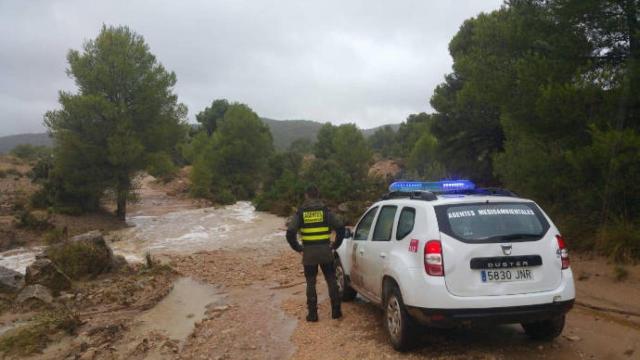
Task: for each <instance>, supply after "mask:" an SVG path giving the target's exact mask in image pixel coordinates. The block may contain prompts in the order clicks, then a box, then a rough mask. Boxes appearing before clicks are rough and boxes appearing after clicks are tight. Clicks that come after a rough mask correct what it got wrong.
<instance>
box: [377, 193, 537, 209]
mask: <svg viewBox="0 0 640 360" xmlns="http://www.w3.org/2000/svg"><path fill="white" fill-rule="evenodd" d="M486 202H488V203H505V202H532V200H530V199H525V198H520V197H514V196H496V195H443V194H438V195H437V196H436V200H431V201H428V200H422V199H410V198H395V199H387V200H381V201H378V202H376V203H375V204H373V205H372V207H373V206H375V205H404V206H413V207H415V206H422V205H428V206H438V205H451V204H471V203H486Z"/></svg>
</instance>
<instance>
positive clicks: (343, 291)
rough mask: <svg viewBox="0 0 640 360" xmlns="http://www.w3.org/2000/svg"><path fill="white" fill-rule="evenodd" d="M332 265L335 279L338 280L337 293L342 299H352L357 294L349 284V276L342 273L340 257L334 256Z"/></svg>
mask: <svg viewBox="0 0 640 360" xmlns="http://www.w3.org/2000/svg"><path fill="white" fill-rule="evenodd" d="M333 267H334V269H335V273H336V281H337V282H338V293H339V294H340V298H341V299H342V301H352V300H353V299H355V298H356V296H357V295H358V292H357V291H355V290H354V289H353V288H352V287H351V286H349V278H348V277H347V276H346V275H345V273H344V268H343V267H342V263H341V262H340V259H338V258H336V259H335V261H334V262H333Z"/></svg>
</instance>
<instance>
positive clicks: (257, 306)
mask: <svg viewBox="0 0 640 360" xmlns="http://www.w3.org/2000/svg"><path fill="white" fill-rule="evenodd" d="M156 211H157V209H156ZM281 226H284V219H283V220H282V225H281ZM166 259H167V260H168V261H169V264H170V265H171V266H172V267H173V268H174V269H176V271H178V273H179V274H181V275H183V276H190V277H193V278H195V279H198V280H200V281H202V282H204V283H207V284H211V285H214V286H216V287H217V288H218V289H219V291H220V294H221V295H222V297H221V298H217V300H216V301H217V304H222V305H217V306H216V307H214V308H216V309H218V310H215V311H213V312H211V311H210V312H209V315H208V316H207V317H206V318H205V319H204V320H203V321H202V322H200V323H198V324H197V325H196V328H195V330H194V332H193V334H192V335H191V336H190V337H189V338H188V339H187V341H186V342H185V343H184V344H183V346H182V347H181V350H180V352H179V353H178V354H176V355H175V356H176V357H177V358H181V359H191V358H203V359H209V358H212V359H256V358H257V359H262V358H264V359H281V358H293V359H336V358H343V359H363V358H364V359H385V358H386V359H396V358H397V359H419V358H443V359H458V358H460V359H467V358H478V359H485V358H486V359H509V358H514V357H519V358H524V359H529V358H531V359H538V358H549V359H584V358H587V359H634V358H640V355H639V354H640V317H638V316H632V315H629V314H625V312H628V313H634V314H640V301H638V299H640V267H638V266H636V267H630V268H628V269H629V276H628V278H627V279H626V280H624V281H617V280H616V279H615V275H614V271H613V265H612V264H608V263H607V261H606V260H605V259H602V258H598V257H590V256H577V255H574V257H573V265H572V267H573V270H574V272H575V273H576V278H577V279H580V280H578V281H577V283H576V285H577V288H578V301H579V305H577V306H576V307H575V308H574V310H573V311H572V312H571V313H570V314H569V316H568V322H567V326H566V328H565V331H564V333H563V335H562V336H561V337H559V338H558V339H556V340H555V341H553V342H551V343H541V342H534V341H531V340H529V339H528V338H527V337H526V336H525V335H524V332H523V331H522V329H521V328H520V326H518V325H507V326H498V327H489V328H488V327H471V328H458V329H448V330H438V329H428V328H424V329H422V331H423V336H421V338H420V342H419V344H418V346H417V347H416V349H415V350H413V351H411V352H409V353H407V354H399V353H397V352H395V351H394V350H393V349H392V348H391V347H390V346H389V344H388V343H387V340H386V335H385V333H384V331H383V326H382V313H381V311H380V310H379V309H378V308H377V307H375V306H373V305H372V304H370V303H368V302H366V301H364V300H362V299H360V298H358V299H356V301H354V302H350V303H345V304H344V305H343V307H344V309H343V312H344V315H345V316H344V318H343V319H341V320H331V319H330V316H329V313H330V310H329V307H328V299H327V295H326V288H325V284H324V282H323V281H322V280H321V281H319V284H318V286H319V290H320V292H319V294H320V299H321V305H320V322H318V323H307V322H305V321H304V317H305V315H306V307H305V301H306V299H305V292H304V277H303V274H302V271H301V266H300V257H299V255H297V254H295V253H293V252H292V251H291V250H290V249H289V248H288V246H287V245H286V243H285V241H284V239H279V240H276V241H267V242H265V243H255V244H252V245H250V246H246V247H242V248H237V249H228V250H225V249H220V250H215V251H198V252H195V253H193V254H189V255H184V254H171V255H169V256H167V258H166Z"/></svg>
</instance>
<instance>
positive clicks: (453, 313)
mask: <svg viewBox="0 0 640 360" xmlns="http://www.w3.org/2000/svg"><path fill="white" fill-rule="evenodd" d="M573 302H574V300H568V301H559V302H554V303H548V304H536V305H526V306H509V307H497V308H484V309H482V308H477V309H427V308H420V307H412V306H408V307H407V311H408V312H409V314H410V315H411V316H412V317H413V318H414V319H416V320H418V321H419V322H420V323H422V324H427V325H449V324H456V323H493V324H498V323H500V324H512V323H526V322H533V321H540V320H547V319H551V318H553V317H556V316H559V315H563V314H566V313H567V312H568V311H569V310H571V308H572V307H573Z"/></svg>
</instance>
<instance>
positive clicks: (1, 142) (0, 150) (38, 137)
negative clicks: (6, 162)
mask: <svg viewBox="0 0 640 360" xmlns="http://www.w3.org/2000/svg"><path fill="white" fill-rule="evenodd" d="M21 144H31V145H37V146H51V145H53V140H51V138H50V137H49V135H48V134H47V133H37V134H18V135H9V136H2V137H0V154H6V153H8V152H9V151H11V150H13V148H14V147H16V145H21Z"/></svg>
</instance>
